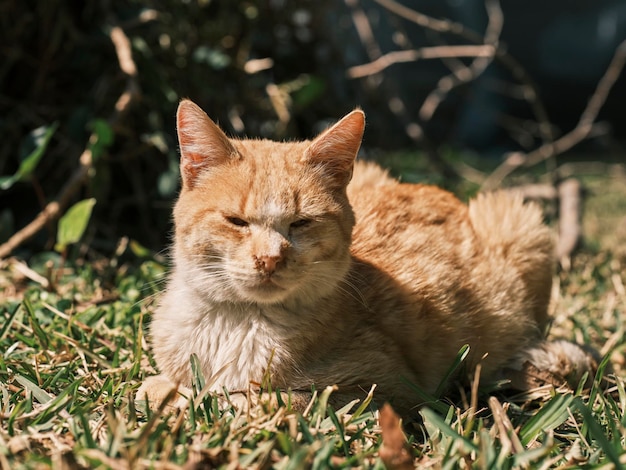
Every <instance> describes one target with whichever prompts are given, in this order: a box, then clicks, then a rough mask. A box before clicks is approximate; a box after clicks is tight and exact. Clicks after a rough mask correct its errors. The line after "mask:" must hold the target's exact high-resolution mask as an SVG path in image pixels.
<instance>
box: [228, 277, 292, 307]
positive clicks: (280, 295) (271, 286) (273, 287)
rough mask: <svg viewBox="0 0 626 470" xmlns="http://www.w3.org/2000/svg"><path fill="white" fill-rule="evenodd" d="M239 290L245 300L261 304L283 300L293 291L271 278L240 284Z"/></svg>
mask: <svg viewBox="0 0 626 470" xmlns="http://www.w3.org/2000/svg"><path fill="white" fill-rule="evenodd" d="M238 291H239V294H240V295H241V297H242V298H243V299H244V300H246V301H248V302H254V303H259V304H273V303H278V302H282V301H284V300H285V299H286V298H287V297H288V296H289V294H290V293H291V289H288V288H286V287H284V286H281V285H279V284H277V283H276V282H275V281H272V280H270V279H268V280H265V281H261V282H256V283H250V284H248V285H240V286H238Z"/></svg>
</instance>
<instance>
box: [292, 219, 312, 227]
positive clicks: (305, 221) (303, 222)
mask: <svg viewBox="0 0 626 470" xmlns="http://www.w3.org/2000/svg"><path fill="white" fill-rule="evenodd" d="M310 223H311V220H309V219H299V220H296V221H295V222H292V223H291V225H290V226H291V228H300V227H304V226H306V225H309V224H310Z"/></svg>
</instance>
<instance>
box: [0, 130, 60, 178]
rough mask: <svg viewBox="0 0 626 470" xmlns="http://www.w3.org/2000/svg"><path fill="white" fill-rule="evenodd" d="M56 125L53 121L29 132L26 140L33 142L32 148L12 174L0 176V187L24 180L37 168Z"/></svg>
mask: <svg viewBox="0 0 626 470" xmlns="http://www.w3.org/2000/svg"><path fill="white" fill-rule="evenodd" d="M57 127H59V125H58V123H57V122H55V123H54V124H52V125H50V126H42V127H38V128H37V129H35V130H34V131H32V132H31V133H30V134H29V136H28V141H29V143H32V144H34V146H35V148H34V150H33V151H31V152H30V154H29V155H28V156H27V157H26V158H24V159H23V160H22V163H21V164H20V167H19V168H18V169H17V171H16V172H15V174H14V175H13V176H3V177H0V189H5V190H6V189H9V188H10V187H11V186H13V185H14V184H15V183H17V182H18V181H24V180H26V179H28V178H30V176H31V175H32V174H33V172H34V171H35V168H37V165H38V164H39V161H40V160H41V157H43V154H44V153H45V151H46V148H47V147H48V144H49V143H50V139H51V138H52V135H53V134H54V132H55V131H56V130H57Z"/></svg>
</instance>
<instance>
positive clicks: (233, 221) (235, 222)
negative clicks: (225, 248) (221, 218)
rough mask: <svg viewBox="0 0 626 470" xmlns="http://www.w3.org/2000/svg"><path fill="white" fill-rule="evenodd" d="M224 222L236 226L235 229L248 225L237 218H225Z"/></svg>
mask: <svg viewBox="0 0 626 470" xmlns="http://www.w3.org/2000/svg"><path fill="white" fill-rule="evenodd" d="M226 220H228V221H229V222H230V223H231V224H233V225H236V226H237V227H247V226H248V225H249V224H248V222H246V221H245V220H243V219H240V218H239V217H226Z"/></svg>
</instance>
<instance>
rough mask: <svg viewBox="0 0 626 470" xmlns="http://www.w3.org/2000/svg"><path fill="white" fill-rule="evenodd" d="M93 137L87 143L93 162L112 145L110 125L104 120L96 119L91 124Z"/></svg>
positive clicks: (112, 135)
mask: <svg viewBox="0 0 626 470" xmlns="http://www.w3.org/2000/svg"><path fill="white" fill-rule="evenodd" d="M91 130H92V132H93V136H95V138H94V137H92V138H91V140H90V142H89V150H91V155H92V157H93V159H94V161H95V160H97V159H98V158H100V156H101V155H102V154H103V153H104V151H105V150H106V149H107V148H108V147H109V146H111V144H113V137H114V133H113V129H112V128H111V125H110V124H109V123H108V122H107V121H106V120H104V119H96V120H94V121H93V122H92V123H91Z"/></svg>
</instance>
